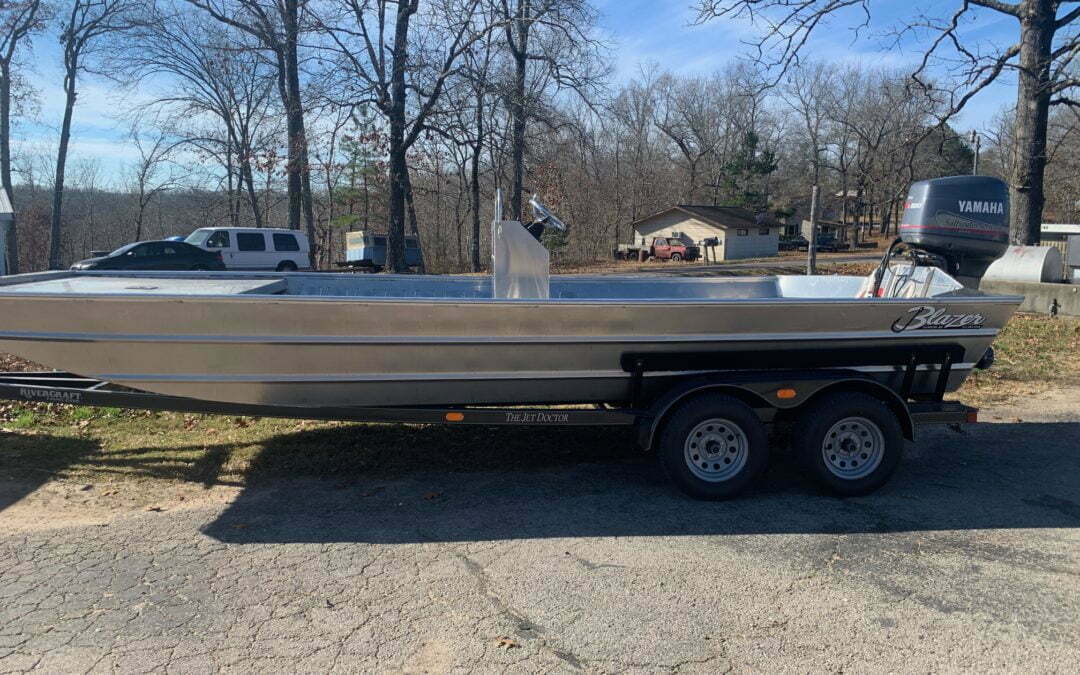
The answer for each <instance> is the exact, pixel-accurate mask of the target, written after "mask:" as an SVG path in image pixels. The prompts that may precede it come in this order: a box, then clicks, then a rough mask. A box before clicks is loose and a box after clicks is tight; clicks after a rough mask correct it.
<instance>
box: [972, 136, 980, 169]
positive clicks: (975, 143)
mask: <svg viewBox="0 0 1080 675" xmlns="http://www.w3.org/2000/svg"><path fill="white" fill-rule="evenodd" d="M979 140H980V139H979V132H977V131H975V130H974V129H972V130H971V146H972V147H973V148H974V149H975V157H974V158H972V160H971V175H972V176H978V175H979Z"/></svg>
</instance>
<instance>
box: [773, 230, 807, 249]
mask: <svg viewBox="0 0 1080 675" xmlns="http://www.w3.org/2000/svg"><path fill="white" fill-rule="evenodd" d="M777 246H778V248H779V249H780V250H781V251H805V250H806V249H807V248H809V247H810V240H809V239H807V238H806V237H804V236H802V235H801V234H797V235H795V236H794V237H781V238H780V242H779V244H778V245H777Z"/></svg>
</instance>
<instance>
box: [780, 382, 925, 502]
mask: <svg viewBox="0 0 1080 675" xmlns="http://www.w3.org/2000/svg"><path fill="white" fill-rule="evenodd" d="M794 435H795V438H794V439H793V446H794V449H795V455H796V456H797V457H798V458H799V460H800V462H801V463H802V464H803V466H804V467H806V469H807V471H809V473H810V475H811V476H813V478H814V479H815V480H816V481H817V482H818V483H820V484H821V485H823V486H824V487H826V488H828V489H829V490H830V491H832V492H834V493H835V494H837V495H840V496H844V497H853V496H857V495H865V494H869V493H871V492H873V491H874V490H877V489H878V488H879V487H881V486H882V485H884V484H885V483H886V481H888V480H889V478H891V477H892V475H893V473H894V472H895V471H896V468H897V467H898V466H899V465H900V457H901V455H903V451H904V434H903V430H902V429H901V428H900V420H898V419H897V418H896V415H895V414H894V413H893V411H892V410H889V408H888V406H886V405H885V404H884V403H882V402H881V401H880V400H878V399H876V398H874V397H873V396H868V395H866V394H859V393H854V392H850V393H836V394H830V395H827V396H825V397H824V398H822V399H820V400H818V401H817V402H815V403H813V404H811V406H810V407H809V408H807V409H806V410H805V411H803V413H802V414H801V415H800V418H799V422H798V424H797V425H796V431H795V432H794Z"/></svg>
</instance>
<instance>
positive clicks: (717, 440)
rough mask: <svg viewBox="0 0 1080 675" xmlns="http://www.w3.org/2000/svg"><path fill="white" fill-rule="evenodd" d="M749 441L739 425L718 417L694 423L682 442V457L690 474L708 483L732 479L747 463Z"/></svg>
mask: <svg viewBox="0 0 1080 675" xmlns="http://www.w3.org/2000/svg"><path fill="white" fill-rule="evenodd" d="M749 455H750V441H748V440H747V438H746V434H745V433H744V432H743V430H742V428H741V427H740V426H739V425H738V424H735V423H734V422H732V421H731V420H726V419H723V418H721V417H714V418H712V419H707V420H705V421H703V422H701V423H700V424H698V425H697V426H695V427H694V428H693V429H692V430H691V431H690V433H689V434H688V435H687V437H686V442H685V443H684V444H683V458H684V459H685V460H686V466H687V468H689V469H690V473H692V474H694V476H695V477H697V478H700V479H701V480H703V481H706V482H709V483H721V482H723V481H726V480H731V478H733V477H734V476H736V475H738V473H739V472H741V471H742V470H743V467H745V466H746V460H747V458H748V457H749Z"/></svg>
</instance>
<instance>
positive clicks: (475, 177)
mask: <svg viewBox="0 0 1080 675" xmlns="http://www.w3.org/2000/svg"><path fill="white" fill-rule="evenodd" d="M471 149H472V157H471V158H470V161H469V191H470V193H471V196H472V241H471V246H470V249H471V251H470V258H471V262H472V271H473V272H479V271H480V269H481V268H480V153H481V152H483V150H484V89H483V85H482V84H480V85H478V86H477V88H476V143H475V144H474V145H472V147H471Z"/></svg>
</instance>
